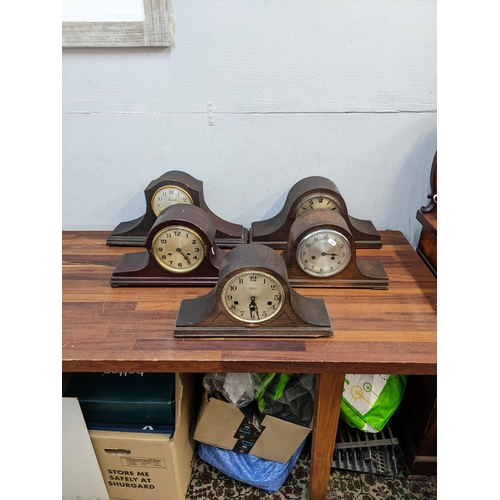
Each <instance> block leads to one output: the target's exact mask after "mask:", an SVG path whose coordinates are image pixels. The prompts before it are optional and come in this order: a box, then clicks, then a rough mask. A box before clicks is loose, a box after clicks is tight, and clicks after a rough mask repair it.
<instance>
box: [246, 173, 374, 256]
mask: <svg viewBox="0 0 500 500" xmlns="http://www.w3.org/2000/svg"><path fill="white" fill-rule="evenodd" d="M320 200H321V202H320ZM309 203H311V207H313V208H314V207H316V208H324V209H327V210H331V209H332V207H335V211H338V212H339V213H340V215H342V217H343V218H344V220H345V221H346V224H347V225H348V227H349V230H350V231H351V234H352V236H353V238H354V239H355V240H356V244H357V247H358V248H380V247H381V245H382V243H381V241H380V234H379V233H378V231H377V229H376V228H375V226H374V225H373V222H371V221H369V220H362V219H357V218H356V217H352V216H350V215H349V212H348V210H347V203H346V201H345V200H344V198H343V196H342V194H341V193H340V191H339V189H338V187H337V186H336V184H335V183H334V182H332V181H331V180H330V179H327V178H325V177H320V176H312V177H306V178H305V179H301V180H300V181H298V182H297V183H296V184H294V185H293V186H292V187H291V189H290V191H289V192H288V195H287V197H286V200H285V204H284V205H283V208H282V209H281V210H280V211H279V213H278V214H276V215H275V216H274V217H271V218H270V219H267V220H263V221H256V222H252V225H251V227H250V231H249V240H250V241H251V242H255V243H262V244H264V245H268V246H270V247H272V248H276V249H283V248H284V246H285V244H286V241H287V239H288V234H289V232H290V227H291V225H292V223H293V221H294V220H295V219H296V215H297V213H301V211H302V209H301V207H304V208H305V207H307V206H308V205H309Z"/></svg>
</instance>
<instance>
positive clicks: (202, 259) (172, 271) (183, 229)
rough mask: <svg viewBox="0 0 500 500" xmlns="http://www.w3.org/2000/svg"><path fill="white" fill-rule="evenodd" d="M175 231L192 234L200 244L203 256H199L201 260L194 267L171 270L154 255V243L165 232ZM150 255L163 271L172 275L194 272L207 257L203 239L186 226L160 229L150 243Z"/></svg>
mask: <svg viewBox="0 0 500 500" xmlns="http://www.w3.org/2000/svg"><path fill="white" fill-rule="evenodd" d="M175 230H180V231H187V232H189V233H190V234H192V235H193V236H194V237H196V238H197V239H198V240H199V242H200V244H201V248H202V250H201V251H202V253H203V255H202V256H201V257H202V258H201V259H199V261H198V262H197V263H196V265H194V266H191V267H190V268H189V269H179V268H172V267H170V266H168V265H167V264H165V263H164V262H163V261H162V260H161V259H159V258H158V256H157V254H156V246H155V243H156V240H157V239H158V238H159V237H160V236H161V235H162V234H163V233H165V232H166V231H175ZM151 253H152V254H153V257H154V258H155V260H156V262H157V263H158V264H159V265H160V266H161V267H162V268H163V269H165V270H167V271H169V272H171V273H174V274H187V273H190V272H192V271H194V270H195V269H196V268H198V267H199V266H200V265H201V263H202V262H203V261H204V260H205V257H206V256H207V246H206V244H205V242H204V240H203V238H202V237H201V236H200V235H199V234H198V233H197V232H196V231H194V230H193V229H191V228H190V227H186V226H166V227H164V228H163V229H161V230H160V231H158V232H157V233H156V234H155V236H154V238H153V242H152V243H151Z"/></svg>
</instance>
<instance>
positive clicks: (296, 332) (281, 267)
mask: <svg viewBox="0 0 500 500" xmlns="http://www.w3.org/2000/svg"><path fill="white" fill-rule="evenodd" d="M247 270H248V271H256V270H260V271H263V272H266V273H268V274H271V275H272V276H273V277H274V278H276V279H277V280H278V281H279V282H280V284H281V285H282V286H283V290H284V293H285V297H284V298H283V300H284V304H283V307H282V309H281V311H280V313H278V314H277V315H276V317H273V318H271V319H269V321H267V322H265V323H258V324H243V323H242V322H239V321H238V320H236V319H235V318H233V317H232V316H230V315H229V314H228V313H227V312H226V310H225V307H224V305H223V304H222V302H221V298H220V294H221V290H223V289H224V285H225V284H226V283H227V281H229V280H230V278H231V277H232V276H234V275H235V274H237V273H240V272H243V271H247ZM332 335H333V329H332V326H331V323H330V317H329V315H328V311H327V309H326V305H325V301H324V299H317V298H310V297H305V296H303V295H300V294H299V293H298V292H296V291H295V290H294V289H293V288H292V287H291V286H290V284H289V283H288V279H287V272H286V266H285V264H284V262H283V259H282V258H281V257H280V255H279V254H278V253H277V252H275V251H274V250H273V249H271V248H270V247H267V246H264V245H260V244H255V243H251V244H248V245H244V246H239V247H235V248H234V249H232V250H230V251H229V252H228V253H227V254H226V256H225V257H224V259H223V261H222V264H221V268H220V273H219V280H218V283H217V285H216V286H215V287H214V289H213V290H212V291H210V292H209V293H208V294H207V295H204V296H202V297H198V298H196V299H185V300H183V301H182V302H181V305H180V308H179V312H178V315H177V321H176V324H175V329H174V336H175V337H320V336H332Z"/></svg>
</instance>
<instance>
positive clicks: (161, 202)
mask: <svg viewBox="0 0 500 500" xmlns="http://www.w3.org/2000/svg"><path fill="white" fill-rule="evenodd" d="M179 203H184V204H187V205H192V204H193V199H192V198H191V196H190V195H189V193H187V192H186V191H184V189H182V188H180V187H179V186H162V187H161V188H160V189H158V190H157V191H156V192H155V194H154V195H153V196H152V198H151V208H152V209H153V212H154V214H155V215H156V216H157V217H158V215H160V213H161V212H162V211H163V210H165V208H167V207H170V206H171V205H177V204H179Z"/></svg>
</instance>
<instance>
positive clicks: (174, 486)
mask: <svg viewBox="0 0 500 500" xmlns="http://www.w3.org/2000/svg"><path fill="white" fill-rule="evenodd" d="M195 379H196V378H195V376H194V375H192V374H176V376H175V431H174V434H173V436H172V435H169V434H161V433H153V432H144V433H143V432H119V431H101V430H90V431H89V434H90V438H91V441H92V445H93V447H94V451H95V454H96V456H97V461H98V462H99V466H100V468H101V472H102V475H103V477H104V482H105V483H106V487H107V490H108V494H109V496H110V498H116V499H126V500H165V499H167V498H168V500H184V499H185V497H186V492H187V488H188V486H189V482H190V477H191V471H192V458H193V452H194V441H193V439H192V438H191V437H190V435H189V430H190V423H191V420H192V417H193V415H194V409H195V406H196V402H197V398H198V397H199V395H198V396H197V394H198V392H197V391H196V390H195V388H196V384H195Z"/></svg>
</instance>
